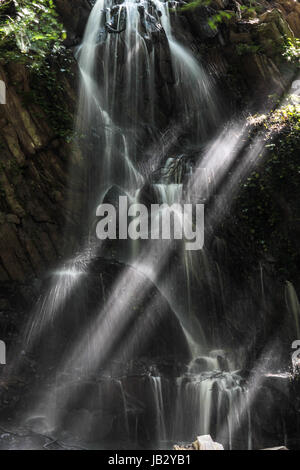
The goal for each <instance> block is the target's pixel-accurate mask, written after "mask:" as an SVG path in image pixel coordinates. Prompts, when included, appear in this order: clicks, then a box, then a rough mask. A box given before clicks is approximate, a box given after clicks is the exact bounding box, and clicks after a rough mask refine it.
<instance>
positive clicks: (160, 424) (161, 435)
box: [150, 376, 167, 442]
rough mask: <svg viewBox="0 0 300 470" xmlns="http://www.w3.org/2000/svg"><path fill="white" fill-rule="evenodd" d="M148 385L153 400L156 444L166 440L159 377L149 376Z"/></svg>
mask: <svg viewBox="0 0 300 470" xmlns="http://www.w3.org/2000/svg"><path fill="white" fill-rule="evenodd" d="M150 383H151V389H152V393H153V398H154V409H155V420H156V430H157V434H156V439H157V441H158V442H162V441H165V440H166V438H167V432H166V417H165V407H164V399H163V398H164V397H163V391H162V379H161V377H153V376H151V377H150Z"/></svg>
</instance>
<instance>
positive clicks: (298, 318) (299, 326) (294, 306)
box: [285, 281, 300, 338]
mask: <svg viewBox="0 0 300 470" xmlns="http://www.w3.org/2000/svg"><path fill="white" fill-rule="evenodd" d="M285 302H286V306H287V309H288V311H289V313H290V315H291V316H292V317H293V319H294V323H295V328H296V332H297V338H300V304H299V300H298V296H297V293H296V291H295V288H294V286H293V284H292V283H291V282H289V281H287V282H286V285H285Z"/></svg>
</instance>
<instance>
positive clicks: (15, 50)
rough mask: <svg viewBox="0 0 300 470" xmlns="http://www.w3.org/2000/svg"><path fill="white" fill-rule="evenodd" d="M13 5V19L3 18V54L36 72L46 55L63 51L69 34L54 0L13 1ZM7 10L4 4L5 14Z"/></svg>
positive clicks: (0, 46) (0, 32)
mask: <svg viewBox="0 0 300 470" xmlns="http://www.w3.org/2000/svg"><path fill="white" fill-rule="evenodd" d="M13 4H14V7H15V8H14V11H15V14H14V16H13V17H11V16H9V15H5V14H2V15H1V16H2V18H1V21H0V40H1V43H0V55H1V57H2V58H4V59H5V60H7V61H18V62H26V63H28V62H29V63H30V64H31V66H32V67H33V68H36V69H37V68H39V67H40V66H41V65H42V64H43V61H44V59H45V58H46V57H47V56H49V55H50V54H55V53H57V52H58V51H59V50H60V48H61V44H62V40H63V39H65V37H66V32H65V31H64V29H63V26H62V25H61V24H60V22H59V20H58V15H57V13H56V10H55V7H54V3H53V0H31V1H29V0H13ZM4 8H7V3H4V4H2V5H1V9H2V11H4ZM4 12H5V11H4Z"/></svg>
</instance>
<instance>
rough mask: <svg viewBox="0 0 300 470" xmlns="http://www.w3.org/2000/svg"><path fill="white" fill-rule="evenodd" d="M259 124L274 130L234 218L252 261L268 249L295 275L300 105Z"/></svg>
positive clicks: (242, 189)
mask: <svg viewBox="0 0 300 470" xmlns="http://www.w3.org/2000/svg"><path fill="white" fill-rule="evenodd" d="M258 121H259V118H258ZM260 126H262V128H263V129H266V130H267V131H269V132H270V135H272V136H273V137H272V138H271V139H270V138H269V139H268V140H267V141H266V144H265V148H266V150H267V155H268V156H267V158H266V160H265V161H264V162H262V164H261V165H260V166H258V167H257V169H256V170H255V171H254V172H253V173H252V174H251V175H249V176H248V177H247V178H246V179H245V180H243V181H241V187H240V191H239V194H238V197H237V199H236V201H235V206H234V209H233V211H232V219H231V221H233V220H234V225H235V226H236V233H238V236H239V238H240V239H242V240H243V243H245V244H246V245H247V246H245V247H244V248H245V250H246V252H247V253H248V255H247V256H248V257H249V263H250V265H251V262H252V263H253V262H254V260H257V259H259V258H261V257H264V256H266V255H269V256H271V257H273V258H274V259H275V260H276V269H277V270H278V272H279V273H281V275H282V277H283V278H293V277H295V276H297V266H298V264H299V261H300V260H299V249H298V236H297V230H296V226H297V224H298V223H299V220H300V212H299V198H300V180H299V174H300V160H299V148H300V106H299V105H292V104H289V105H286V106H284V107H282V108H280V109H278V110H276V111H274V112H273V113H271V115H270V116H269V117H268V118H266V119H263V124H260Z"/></svg>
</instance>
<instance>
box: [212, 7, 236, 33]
mask: <svg viewBox="0 0 300 470" xmlns="http://www.w3.org/2000/svg"><path fill="white" fill-rule="evenodd" d="M232 16H233V13H231V12H229V11H223V10H220V11H219V12H218V13H216V14H215V15H213V16H212V17H210V18H209V20H208V24H209V26H210V27H211V29H217V27H218V24H220V23H222V22H223V21H224V20H230V18H231V17H232Z"/></svg>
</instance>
